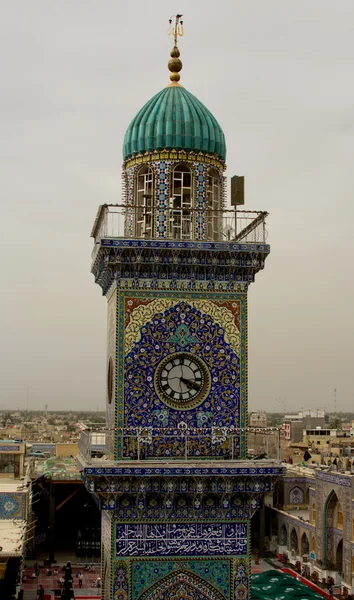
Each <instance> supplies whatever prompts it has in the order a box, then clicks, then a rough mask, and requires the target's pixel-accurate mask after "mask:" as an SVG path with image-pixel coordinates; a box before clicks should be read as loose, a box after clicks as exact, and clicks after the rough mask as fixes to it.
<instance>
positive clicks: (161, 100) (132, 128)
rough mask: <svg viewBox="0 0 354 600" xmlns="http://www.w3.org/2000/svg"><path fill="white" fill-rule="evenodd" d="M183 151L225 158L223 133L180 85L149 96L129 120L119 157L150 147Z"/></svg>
mask: <svg viewBox="0 0 354 600" xmlns="http://www.w3.org/2000/svg"><path fill="white" fill-rule="evenodd" d="M163 149H166V150H170V149H176V150H186V151H191V150H193V151H195V152H199V151H201V152H205V153H207V154H216V155H218V156H219V158H221V159H222V160H225V158H226V144H225V136H224V133H223V131H222V129H221V127H220V125H219V123H218V122H217V120H216V119H215V117H214V116H213V115H212V114H211V112H210V111H209V110H208V109H207V108H206V106H204V104H202V102H200V100H198V98H196V97H195V96H193V94H191V93H190V92H188V91H187V90H186V89H185V88H183V87H182V86H180V85H178V84H177V85H176V84H172V85H171V86H168V87H166V88H164V89H163V90H161V91H160V92H159V93H158V94H156V95H155V96H153V98H151V100H149V101H148V102H147V103H146V104H145V105H144V106H143V108H141V109H140V110H139V112H138V114H137V115H136V117H134V119H133V120H132V122H131V123H130V125H129V127H128V129H127V131H126V134H125V137H124V145H123V159H124V160H126V159H127V158H130V157H131V156H134V155H135V154H140V153H141V154H142V153H144V152H149V151H150V152H151V151H152V150H163Z"/></svg>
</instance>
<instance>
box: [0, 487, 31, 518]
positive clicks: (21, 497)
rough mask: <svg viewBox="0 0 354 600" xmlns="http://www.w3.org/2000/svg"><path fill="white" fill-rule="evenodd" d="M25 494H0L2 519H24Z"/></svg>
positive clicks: (0, 515)
mask: <svg viewBox="0 0 354 600" xmlns="http://www.w3.org/2000/svg"><path fill="white" fill-rule="evenodd" d="M25 508H26V497H25V494H12V493H6V492H0V519H24V518H25Z"/></svg>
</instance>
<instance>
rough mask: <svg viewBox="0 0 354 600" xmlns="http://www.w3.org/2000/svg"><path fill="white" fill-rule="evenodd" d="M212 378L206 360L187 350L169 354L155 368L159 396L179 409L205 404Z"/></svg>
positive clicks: (169, 404)
mask: <svg viewBox="0 0 354 600" xmlns="http://www.w3.org/2000/svg"><path fill="white" fill-rule="evenodd" d="M210 382H211V378H210V372H209V369H208V367H207V365H206V364H205V362H204V361H203V360H201V359H200V358H199V357H198V356H195V355H194V354H190V353H187V352H179V353H176V354H171V355H169V356H166V357H165V358H164V359H163V360H162V361H161V362H160V363H159V364H158V366H157V368H156V371H155V389H156V393H157V394H158V396H159V398H160V399H161V400H162V401H163V402H164V403H165V404H167V405H168V406H170V407H171V408H177V409H179V410H188V409H189V408H192V407H194V406H197V405H198V404H201V403H202V402H203V401H204V400H205V398H206V397H207V395H208V394H209V390H210Z"/></svg>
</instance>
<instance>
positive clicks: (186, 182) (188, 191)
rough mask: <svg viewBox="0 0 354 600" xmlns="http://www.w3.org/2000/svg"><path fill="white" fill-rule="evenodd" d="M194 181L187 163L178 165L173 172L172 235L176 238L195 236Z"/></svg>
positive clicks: (171, 199)
mask: <svg viewBox="0 0 354 600" xmlns="http://www.w3.org/2000/svg"><path fill="white" fill-rule="evenodd" d="M192 208H193V182H192V173H191V170H190V169H189V167H187V166H186V165H177V167H176V168H175V169H174V170H173V173H172V185H171V198H170V215H169V221H170V237H171V238H172V239H174V240H190V239H192V238H193V222H194V215H193V211H192Z"/></svg>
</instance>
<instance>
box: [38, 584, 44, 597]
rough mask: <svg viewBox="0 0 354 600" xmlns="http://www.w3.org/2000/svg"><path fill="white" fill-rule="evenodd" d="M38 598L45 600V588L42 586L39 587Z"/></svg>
mask: <svg viewBox="0 0 354 600" xmlns="http://www.w3.org/2000/svg"><path fill="white" fill-rule="evenodd" d="M37 596H38V600H43V598H44V588H43V586H42V584H41V585H40V586H39V590H38V592H37Z"/></svg>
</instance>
